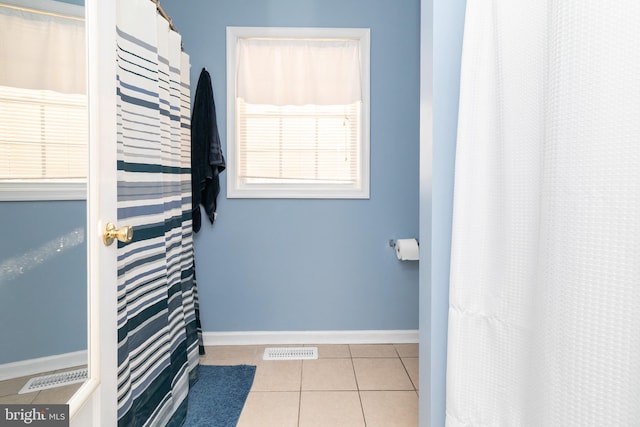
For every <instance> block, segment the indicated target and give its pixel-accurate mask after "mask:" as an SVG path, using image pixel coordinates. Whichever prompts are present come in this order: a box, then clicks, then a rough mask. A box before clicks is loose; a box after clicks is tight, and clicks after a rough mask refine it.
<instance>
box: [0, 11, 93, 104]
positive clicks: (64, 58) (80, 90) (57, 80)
mask: <svg viewBox="0 0 640 427" xmlns="http://www.w3.org/2000/svg"><path fill="white" fill-rule="evenodd" d="M47 3H50V2H45V4H47ZM0 40H2V43H0V64H2V65H0V85H2V86H8V87H18V88H23V89H46V90H52V91H56V92H61V93H76V94H84V93H86V88H85V85H86V66H85V61H86V60H85V32H84V19H83V17H82V16H81V17H80V18H76V17H74V16H68V17H64V16H61V15H58V14H55V13H46V12H45V13H33V12H29V11H26V10H21V9H19V8H14V7H11V6H1V5H0Z"/></svg>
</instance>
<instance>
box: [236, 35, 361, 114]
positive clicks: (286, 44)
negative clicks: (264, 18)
mask: <svg viewBox="0 0 640 427" xmlns="http://www.w3.org/2000/svg"><path fill="white" fill-rule="evenodd" d="M328 64H330V65H328ZM237 70H238V71H237V72H238V76H237V91H238V92H237V96H238V97H240V98H243V99H244V100H245V101H246V102H247V103H250V104H269V105H308V104H313V105H346V104H352V103H354V102H358V101H361V100H362V90H361V82H360V49H359V42H358V40H346V39H345V40H321V39H316V40H301V39H256V38H250V39H239V40H238V65H237Z"/></svg>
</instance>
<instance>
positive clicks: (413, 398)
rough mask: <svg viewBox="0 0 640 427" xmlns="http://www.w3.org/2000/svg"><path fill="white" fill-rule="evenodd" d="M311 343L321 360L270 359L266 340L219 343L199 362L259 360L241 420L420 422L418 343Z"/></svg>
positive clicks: (391, 425)
mask: <svg viewBox="0 0 640 427" xmlns="http://www.w3.org/2000/svg"><path fill="white" fill-rule="evenodd" d="M313 346H314V347H318V359H317V360H292V361H282V360H276V361H264V360H262V354H263V352H264V349H265V347H267V346H213V347H207V348H206V352H207V354H206V355H204V356H202V357H201V359H200V362H201V363H202V364H205V365H237V364H248V365H256V367H257V369H256V376H255V379H254V382H253V386H252V387H251V392H250V393H249V397H248V398H247V402H246V403H245V406H244V409H243V411H242V414H241V416H240V420H239V423H238V427H289V426H291V427H315V426H318V427H329V426H335V427H338V426H345V427H360V426H361V427H378V426H381V427H413V426H417V425H418V345H417V344H375V345H362V344H358V345H353V344H348V345H347V344H344V345H313ZM270 347H285V346H281V345H273V346H270ZM293 347H296V346H293ZM298 347H299V346H298Z"/></svg>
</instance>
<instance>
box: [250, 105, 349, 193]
mask: <svg viewBox="0 0 640 427" xmlns="http://www.w3.org/2000/svg"><path fill="white" fill-rule="evenodd" d="M359 104H360V103H359V102H356V103H353V104H349V105H334V106H327V105H324V106H309V105H307V106H284V107H280V106H273V105H253V104H247V103H245V102H244V101H243V100H242V99H238V106H239V108H238V110H239V114H238V127H239V129H238V136H239V140H238V143H239V145H240V150H239V165H238V166H239V170H238V177H239V179H241V180H243V181H244V182H262V181H264V180H270V182H283V183H284V182H288V181H291V180H294V181H295V180H297V181H314V182H336V181H338V182H345V183H355V182H357V180H358V179H359V171H358V162H357V153H358V115H359Z"/></svg>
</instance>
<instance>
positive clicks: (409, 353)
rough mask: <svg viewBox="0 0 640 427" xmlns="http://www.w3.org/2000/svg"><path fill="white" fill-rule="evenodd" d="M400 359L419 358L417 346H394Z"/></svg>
mask: <svg viewBox="0 0 640 427" xmlns="http://www.w3.org/2000/svg"><path fill="white" fill-rule="evenodd" d="M393 346H394V347H395V348H396V351H397V352H398V354H399V355H400V357H419V356H420V354H419V350H418V344H394V345H393Z"/></svg>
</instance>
